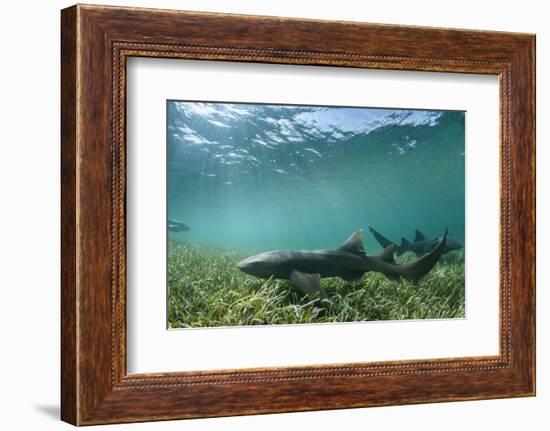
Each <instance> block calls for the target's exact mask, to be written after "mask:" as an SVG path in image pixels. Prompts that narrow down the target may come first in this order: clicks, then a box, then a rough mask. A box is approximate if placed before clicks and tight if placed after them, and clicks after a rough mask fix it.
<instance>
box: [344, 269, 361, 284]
mask: <svg viewBox="0 0 550 431" xmlns="http://www.w3.org/2000/svg"><path fill="white" fill-rule="evenodd" d="M363 274H364V271H350V272H347V273H345V274H342V275H340V278H341V279H342V280H345V281H348V282H351V283H353V282H357V281H360V280H361V278H363Z"/></svg>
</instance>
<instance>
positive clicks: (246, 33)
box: [61, 5, 535, 425]
mask: <svg viewBox="0 0 550 431" xmlns="http://www.w3.org/2000/svg"><path fill="white" fill-rule="evenodd" d="M61 16H62V26H61V45H62V46H61V48H62V65H61V70H62V94H61V101H62V103H61V106H62V112H61V117H62V154H61V161H62V184H61V188H62V197H61V198H62V286H61V290H62V328H61V329H62V334H61V335H62V337H61V338H62V345H61V351H62V364H61V366H62V373H61V374H62V382H61V389H62V390H61V393H62V395H61V396H62V399H61V415H62V419H63V420H65V421H67V422H69V423H72V424H75V425H92V424H106V423H119V422H138V421H152V420H166V419H179V418H197V417H213V416H230V415H242V414H259V413H274V412H289V411H307V410H322V409H341V408H353V407H369V406H382V405H396V404H413V403H430V402H442V401H454V400H472V399H490V398H502V397H516V396H533V395H534V394H535V172H534V169H535V162H534V160H535V110H534V100H535V77H534V70H535V37H534V36H533V35H529V34H514V33H500V32H487V31H472V30H451V29H436V28H422V27H403V26H390V25H378V24H366V23H354V22H330V21H315V20H298V19H288V18H278V17H255V16H241V15H221V14H212V13H197V12H179V11H167V10H152V9H134V8H119V7H104V6H92V5H85V6H84V5H77V6H73V7H70V8H68V9H64V10H63V11H62V15H61Z"/></svg>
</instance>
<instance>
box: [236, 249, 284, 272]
mask: <svg viewBox="0 0 550 431" xmlns="http://www.w3.org/2000/svg"><path fill="white" fill-rule="evenodd" d="M284 263H285V257H284V252H279V251H266V252H265V253H260V254H256V255H254V256H250V257H248V258H246V259H244V260H242V261H240V262H239V263H238V264H237V266H238V268H239V269H240V270H241V271H242V272H245V273H246V274H249V275H254V276H256V277H261V278H269V277H271V276H277V274H278V273H279V272H280V271H281V269H282V267H283V266H284Z"/></svg>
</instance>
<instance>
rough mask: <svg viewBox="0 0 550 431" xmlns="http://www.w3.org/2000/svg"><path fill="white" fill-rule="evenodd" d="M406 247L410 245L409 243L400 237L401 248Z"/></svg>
mask: <svg viewBox="0 0 550 431" xmlns="http://www.w3.org/2000/svg"><path fill="white" fill-rule="evenodd" d="M408 245H411V243H410V242H409V240H408V239H407V238H403V237H401V247H406V246H408Z"/></svg>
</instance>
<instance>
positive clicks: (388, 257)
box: [378, 245, 395, 264]
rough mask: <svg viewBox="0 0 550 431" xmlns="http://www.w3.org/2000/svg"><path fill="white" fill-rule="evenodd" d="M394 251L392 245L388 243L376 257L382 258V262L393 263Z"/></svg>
mask: <svg viewBox="0 0 550 431" xmlns="http://www.w3.org/2000/svg"><path fill="white" fill-rule="evenodd" d="M394 251H395V247H394V246H393V245H390V246H388V247H386V248H385V249H384V250H383V251H382V253H380V254H379V255H378V259H380V260H383V261H384V262H388V263H393V264H395V260H393V252H394Z"/></svg>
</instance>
